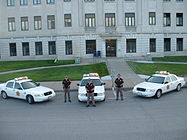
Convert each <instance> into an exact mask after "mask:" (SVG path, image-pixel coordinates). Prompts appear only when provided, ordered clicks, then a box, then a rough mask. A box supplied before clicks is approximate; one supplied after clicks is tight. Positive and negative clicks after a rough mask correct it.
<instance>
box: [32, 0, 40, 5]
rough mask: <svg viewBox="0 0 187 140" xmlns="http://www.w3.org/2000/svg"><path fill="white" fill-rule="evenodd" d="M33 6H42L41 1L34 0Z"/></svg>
mask: <svg viewBox="0 0 187 140" xmlns="http://www.w3.org/2000/svg"><path fill="white" fill-rule="evenodd" d="M33 4H34V5H36V4H41V0H33Z"/></svg>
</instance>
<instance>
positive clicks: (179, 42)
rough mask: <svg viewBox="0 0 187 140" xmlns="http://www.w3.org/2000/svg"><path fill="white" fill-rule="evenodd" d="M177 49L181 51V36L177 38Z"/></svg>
mask: <svg viewBox="0 0 187 140" xmlns="http://www.w3.org/2000/svg"><path fill="white" fill-rule="evenodd" d="M177 51H183V38H177Z"/></svg>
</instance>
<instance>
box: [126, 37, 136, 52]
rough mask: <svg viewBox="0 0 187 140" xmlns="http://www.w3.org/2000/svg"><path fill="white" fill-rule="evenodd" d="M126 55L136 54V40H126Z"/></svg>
mask: <svg viewBox="0 0 187 140" xmlns="http://www.w3.org/2000/svg"><path fill="white" fill-rule="evenodd" d="M126 43H127V44H126V45H127V49H126V52H127V53H136V39H127V41H126Z"/></svg>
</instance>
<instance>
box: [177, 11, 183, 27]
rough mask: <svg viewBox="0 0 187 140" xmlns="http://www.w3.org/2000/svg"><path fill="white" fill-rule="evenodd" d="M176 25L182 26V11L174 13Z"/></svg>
mask: <svg viewBox="0 0 187 140" xmlns="http://www.w3.org/2000/svg"><path fill="white" fill-rule="evenodd" d="M176 20H177V21H176V22H177V26H183V13H177V14H176Z"/></svg>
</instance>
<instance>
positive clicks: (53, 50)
mask: <svg viewBox="0 0 187 140" xmlns="http://www.w3.org/2000/svg"><path fill="white" fill-rule="evenodd" d="M48 49H49V55H55V54H56V41H49V42H48Z"/></svg>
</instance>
